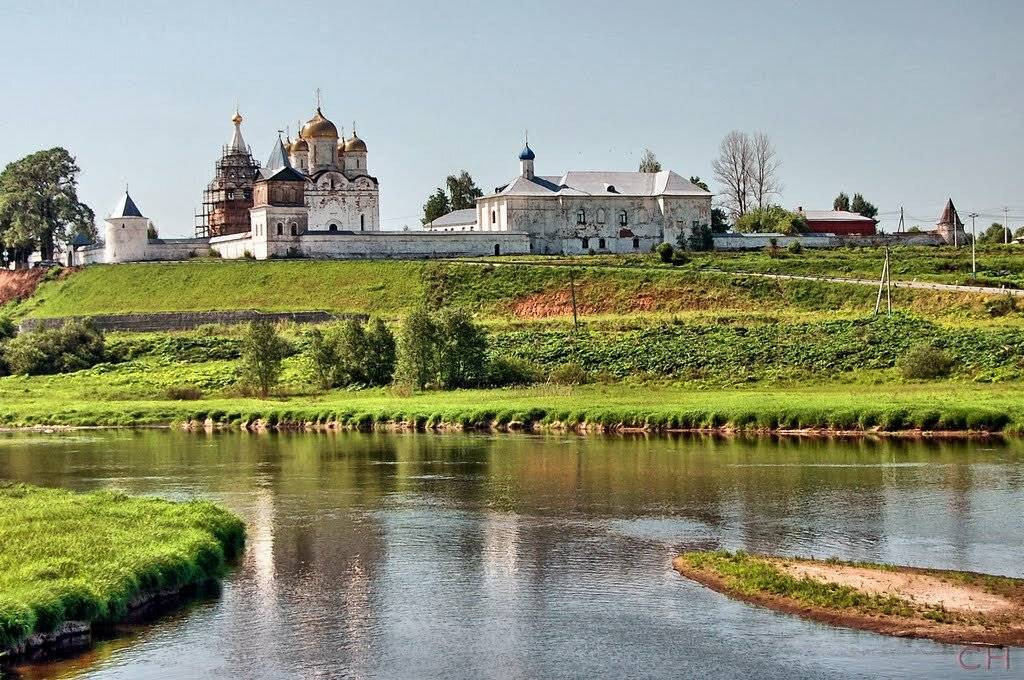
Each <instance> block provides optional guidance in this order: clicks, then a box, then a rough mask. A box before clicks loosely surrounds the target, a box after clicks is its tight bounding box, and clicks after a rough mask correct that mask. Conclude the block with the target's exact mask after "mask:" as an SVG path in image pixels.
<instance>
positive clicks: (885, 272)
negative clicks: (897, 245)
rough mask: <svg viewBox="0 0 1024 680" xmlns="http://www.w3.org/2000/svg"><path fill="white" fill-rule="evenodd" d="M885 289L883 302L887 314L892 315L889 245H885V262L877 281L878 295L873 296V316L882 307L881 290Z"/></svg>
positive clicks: (876, 314)
mask: <svg viewBox="0 0 1024 680" xmlns="http://www.w3.org/2000/svg"><path fill="white" fill-rule="evenodd" d="M883 290H884V291H885V304H886V309H887V313H888V316H892V285H891V283H890V281H889V246H886V247H885V262H884V263H883V264H882V278H881V279H880V280H879V282H878V297H876V298H875V316H878V311H879V309H881V307H882V291H883Z"/></svg>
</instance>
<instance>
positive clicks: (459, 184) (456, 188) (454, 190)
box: [445, 170, 484, 211]
mask: <svg viewBox="0 0 1024 680" xmlns="http://www.w3.org/2000/svg"><path fill="white" fill-rule="evenodd" d="M445 183H446V184H447V185H448V202H449V204H450V207H451V209H452V210H453V211H454V210H465V209H466V208H472V207H474V206H475V205H476V199H478V198H480V197H481V196H483V195H484V192H482V191H480V187H478V186H477V185H476V182H474V181H473V178H472V177H471V176H470V175H469V173H468V172H466V171H465V170H463V171H462V172H460V173H459V175H458V176H455V175H448V178H447V179H446V180H445Z"/></svg>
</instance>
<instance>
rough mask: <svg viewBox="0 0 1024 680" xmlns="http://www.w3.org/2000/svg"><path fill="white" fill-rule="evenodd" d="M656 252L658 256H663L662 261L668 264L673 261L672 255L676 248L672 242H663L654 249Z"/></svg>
mask: <svg viewBox="0 0 1024 680" xmlns="http://www.w3.org/2000/svg"><path fill="white" fill-rule="evenodd" d="M654 252H656V253H658V257H660V258H661V261H662V262H664V263H665V264H668V263H670V262H671V261H672V255H673V253H675V248H673V247H672V244H671V243H661V244H659V245H658V247H657V248H655V249H654Z"/></svg>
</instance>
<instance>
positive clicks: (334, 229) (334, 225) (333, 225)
mask: <svg viewBox="0 0 1024 680" xmlns="http://www.w3.org/2000/svg"><path fill="white" fill-rule="evenodd" d="M327 229H328V231H338V225H337V224H332V225H331V226H329V227H327Z"/></svg>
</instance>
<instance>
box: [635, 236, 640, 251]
mask: <svg viewBox="0 0 1024 680" xmlns="http://www.w3.org/2000/svg"><path fill="white" fill-rule="evenodd" d="M639 247H640V239H638V238H635V239H633V250H636V249H638V248H639Z"/></svg>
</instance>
